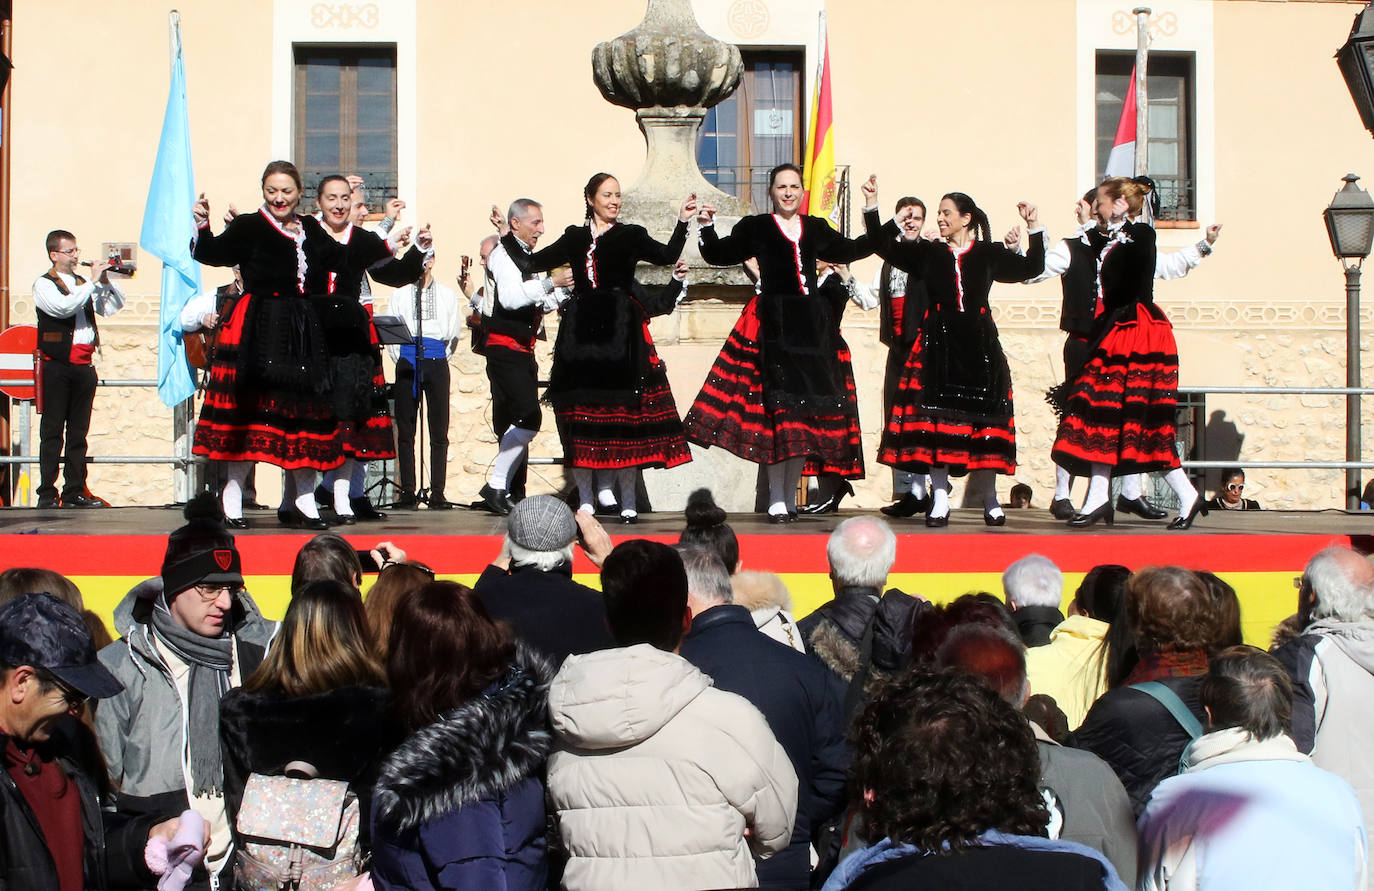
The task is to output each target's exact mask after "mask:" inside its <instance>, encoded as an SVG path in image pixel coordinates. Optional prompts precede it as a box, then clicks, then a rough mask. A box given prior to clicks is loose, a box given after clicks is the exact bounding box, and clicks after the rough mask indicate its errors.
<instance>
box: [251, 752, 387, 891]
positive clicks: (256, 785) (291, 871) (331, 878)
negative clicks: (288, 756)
mask: <svg viewBox="0 0 1374 891" xmlns="http://www.w3.org/2000/svg"><path fill="white" fill-rule="evenodd" d="M318 776H319V774H318V772H317V771H316V770H315V768H314V767H313V766H311V765H309V764H306V763H304V762H300V761H293V762H291V763H290V764H288V765H287V766H286V770H285V771H284V774H283V775H282V776H266V775H264V774H260V773H255V774H250V775H249V777H248V783H247V784H246V785H245V786H244V789H243V803H242V805H240V807H239V815H238V820H237V821H236V824H235V825H236V827H237V829H238V837H239V851H238V853H237V855H236V859H235V861H234V883H235V884H234V887H235V888H237V889H239V891H324V889H328V888H332V887H334V886H335V885H337V884H339V883H340V882H345V881H347V880H349V879H351V878H353V877H354V876H356V875H358V873H359V871H360V869H361V867H362V852H361V851H359V849H358V824H359V819H360V816H359V812H358V797H357V796H356V795H354V794H353V793H352V792H350V791H349V789H348V783H346V782H344V781H343V780H322V779H319V778H318Z"/></svg>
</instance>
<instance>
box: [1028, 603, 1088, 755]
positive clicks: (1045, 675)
mask: <svg viewBox="0 0 1374 891" xmlns="http://www.w3.org/2000/svg"><path fill="white" fill-rule="evenodd" d="M1106 635H1107V623H1106V622H1100V621H1098V620H1097V619H1090V618H1088V617H1087V616H1069V617H1068V618H1067V619H1065V620H1064V621H1063V622H1062V623H1061V624H1060V625H1059V626H1058V627H1057V628H1055V629H1054V631H1052V632H1051V633H1050V642H1049V643H1048V644H1046V645H1045V646H1043V647H1031V648H1030V649H1028V650H1026V676H1027V677H1028V678H1029V679H1030V688H1031V689H1030V691H1031V693H1033V694H1034V693H1044V694H1046V695H1049V696H1053V697H1054V701H1055V702H1057V703H1059V707H1060V708H1061V709H1063V710H1064V715H1065V717H1067V718H1068V719H1069V729H1070V730H1074V729H1077V727H1078V725H1079V724H1082V723H1083V718H1084V717H1085V716H1086V715H1087V714H1088V708H1089V706H1091V705H1092V704H1093V703H1094V702H1095V701H1096V700H1097V697H1099V696H1101V695H1102V694H1103V693H1105V692H1107V664H1106V661H1105V660H1103V659H1099V658H1098V653H1099V651H1100V650H1101V648H1102V643H1103V638H1104V637H1106Z"/></svg>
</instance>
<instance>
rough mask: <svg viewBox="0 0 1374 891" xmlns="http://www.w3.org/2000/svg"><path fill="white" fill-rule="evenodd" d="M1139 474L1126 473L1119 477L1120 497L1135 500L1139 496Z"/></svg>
mask: <svg viewBox="0 0 1374 891" xmlns="http://www.w3.org/2000/svg"><path fill="white" fill-rule="evenodd" d="M1140 494H1141V491H1140V474H1138V473H1128V474H1126V475H1125V476H1123V477H1122V478H1121V497H1122V498H1125V499H1126V500H1127V501H1135V500H1136V499H1137V498H1139V497H1140Z"/></svg>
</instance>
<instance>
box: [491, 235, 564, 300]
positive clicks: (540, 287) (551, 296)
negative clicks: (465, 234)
mask: <svg viewBox="0 0 1374 891" xmlns="http://www.w3.org/2000/svg"><path fill="white" fill-rule="evenodd" d="M516 242H517V243H519V244H520V245H521V246H522V247H523V248H524V250H525V251H526V252H528V251H529V248H528V247H527V246H525V243H524V242H523V241H520V239H518V238H517V239H516ZM487 276H488V277H489V278H491V279H492V280H493V281H494V282H495V283H496V299H497V300H500V301H501V305H502V306H504V307H505V308H506V309H522V308H523V307H526V306H537V307H539V308H540V309H542V310H543V311H544V312H552V311H553V310H555V309H557V308H558V307H559V305H560V304H561V303H562V302H563V299H565V293H566V292H561V291H560V290H559V289H556V288H554V286H553V282H552V281H550V280H549V279H547V278H532V279H530V280H529V281H525V280H524V279H523V278H522V276H521V275H520V270H519V269H518V268H517V267H516V265H515V261H514V260H512V259H511V258H510V254H508V253H507V252H506V245H505V242H498V243H497V245H496V247H495V249H493V250H492V252H491V253H490V254H489V255H487ZM489 290H490V289H488V288H484V289H483V291H484V292H486V291H489ZM491 299H492V298H491V295H490V294H489V293H484V294H483V295H482V298H481V301H480V304H479V306H478V310H479V311H480V312H481V313H482V315H484V316H490V315H491V310H492V305H491V302H490V301H491Z"/></svg>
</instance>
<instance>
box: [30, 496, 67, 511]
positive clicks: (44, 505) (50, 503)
mask: <svg viewBox="0 0 1374 891" xmlns="http://www.w3.org/2000/svg"><path fill="white" fill-rule="evenodd" d="M61 506H62V504H61V502H59V501H58V500H57V499H56V498H40V499H38V503H37V504H35V505H34V507H36V508H38V509H39V510H56V509H57V508H59V507H61Z"/></svg>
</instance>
